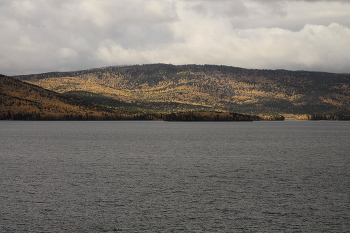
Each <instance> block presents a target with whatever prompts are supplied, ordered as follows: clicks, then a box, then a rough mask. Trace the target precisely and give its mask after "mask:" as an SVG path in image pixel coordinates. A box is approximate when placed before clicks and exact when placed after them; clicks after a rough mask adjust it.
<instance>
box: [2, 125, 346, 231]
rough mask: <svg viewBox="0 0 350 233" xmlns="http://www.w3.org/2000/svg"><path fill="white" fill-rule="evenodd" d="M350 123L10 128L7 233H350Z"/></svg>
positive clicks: (5, 146) (5, 161)
mask: <svg viewBox="0 0 350 233" xmlns="http://www.w3.org/2000/svg"><path fill="white" fill-rule="evenodd" d="M349 194H350V122H329V121H284V122H162V121H155V122H141V121H111V122H25V121H0V232H337V233H339V232H349V231H350V202H349Z"/></svg>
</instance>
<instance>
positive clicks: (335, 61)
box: [0, 0, 350, 75]
mask: <svg viewBox="0 0 350 233" xmlns="http://www.w3.org/2000/svg"><path fill="white" fill-rule="evenodd" d="M346 3H347V2H346V1H331V2H329V1H296V0H295V1H287V0H285V1H276V0H270V1H262V0H246V1H242V0H230V1H227V0H220V1H218V0H216V1H210V0H205V1H204V0H184V1H175V0H130V1H123V0H99V1H97V0H61V1H55V0H45V1H44V0H15V1H7V0H0V33H1V37H0V50H1V51H2V53H1V54H0V73H3V74H8V75H15V74H25V73H38V72H47V71H64V70H79V69H86V68H92V67H99V66H108V65H123V64H140V63H142V64H144V63H154V62H164V63H174V64H188V63H192V64H193V63H196V64H224V65H232V66H240V67H247V68H266V69H271V68H272V69H278V68H284V69H308V70H324V71H331V72H350V67H348V64H349V62H350V57H349V54H350V47H349V43H348V41H350V33H349V28H350V20H349V17H348V12H350V4H346Z"/></svg>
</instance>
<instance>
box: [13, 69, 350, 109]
mask: <svg viewBox="0 0 350 233" xmlns="http://www.w3.org/2000/svg"><path fill="white" fill-rule="evenodd" d="M15 78H17V79H21V80H23V81H26V82H29V83H32V84H35V85H39V86H41V87H43V88H46V89H49V90H53V91H56V92H59V93H66V94H68V95H70V96H79V97H80V98H82V99H89V98H90V99H91V98H92V97H94V98H95V97H98V98H95V101H97V102H99V103H100V104H102V105H103V106H105V107H107V108H110V109H111V110H113V111H119V110H121V109H122V108H124V107H125V106H127V107H132V108H133V109H134V110H135V111H139V112H147V111H148V110H151V111H159V112H165V113H170V112H174V111H230V112H240V113H248V114H268V115H269V114H296V115H303V114H337V113H344V112H345V113H346V112H349V110H350V88H349V87H350V75H349V74H333V73H325V72H307V71H286V70H253V69H243V68H236V67H229V66H216V65H182V66H174V65H166V64H152V65H135V66H121V67H104V68H97V69H90V70H83V71H74V72H52V73H44V74H34V75H23V76H16V77H15ZM128 109H130V108H128Z"/></svg>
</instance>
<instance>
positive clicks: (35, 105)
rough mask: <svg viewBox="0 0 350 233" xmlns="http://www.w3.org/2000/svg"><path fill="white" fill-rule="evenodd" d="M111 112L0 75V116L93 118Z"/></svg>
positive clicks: (46, 118)
mask: <svg viewBox="0 0 350 233" xmlns="http://www.w3.org/2000/svg"><path fill="white" fill-rule="evenodd" d="M114 117H115V116H114V114H110V113H108V112H104V111H101V110H99V109H94V107H93V106H88V105H84V103H83V102H82V101H77V100H75V99H73V98H69V97H67V96H64V95H61V94H58V93H56V92H53V91H49V90H45V89H43V88H41V87H38V86H35V85H32V84H29V83H25V82H22V81H19V80H17V79H13V78H10V77H6V76H3V75H0V120H3V119H12V120H94V119H110V118H114Z"/></svg>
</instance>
